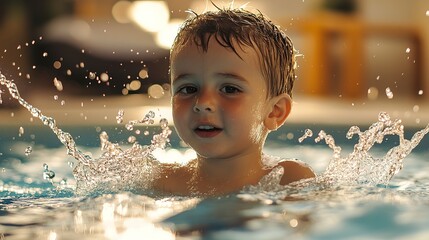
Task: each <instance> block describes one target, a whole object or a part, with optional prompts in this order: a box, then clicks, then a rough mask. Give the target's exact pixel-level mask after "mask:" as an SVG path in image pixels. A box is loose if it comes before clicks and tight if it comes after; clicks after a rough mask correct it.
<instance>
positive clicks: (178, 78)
mask: <svg viewBox="0 0 429 240" xmlns="http://www.w3.org/2000/svg"><path fill="white" fill-rule="evenodd" d="M189 76H191V74H188V73H183V74H179V75H177V77H175V78H174V79H173V82H175V81H177V80H181V79H185V78H187V77H189Z"/></svg>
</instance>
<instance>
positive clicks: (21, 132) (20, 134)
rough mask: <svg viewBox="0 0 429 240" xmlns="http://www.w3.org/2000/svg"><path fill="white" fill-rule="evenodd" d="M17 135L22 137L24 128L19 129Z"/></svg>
mask: <svg viewBox="0 0 429 240" xmlns="http://www.w3.org/2000/svg"><path fill="white" fill-rule="evenodd" d="M18 132H19V134H18V136H20V137H21V136H22V135H24V128H23V127H19V131H18Z"/></svg>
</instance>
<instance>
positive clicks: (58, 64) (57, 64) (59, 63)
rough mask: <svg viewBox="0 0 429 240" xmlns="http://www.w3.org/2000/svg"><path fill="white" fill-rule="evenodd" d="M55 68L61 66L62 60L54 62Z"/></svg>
mask: <svg viewBox="0 0 429 240" xmlns="http://www.w3.org/2000/svg"><path fill="white" fill-rule="evenodd" d="M54 68H55V69H60V68H61V62H60V61H55V62H54Z"/></svg>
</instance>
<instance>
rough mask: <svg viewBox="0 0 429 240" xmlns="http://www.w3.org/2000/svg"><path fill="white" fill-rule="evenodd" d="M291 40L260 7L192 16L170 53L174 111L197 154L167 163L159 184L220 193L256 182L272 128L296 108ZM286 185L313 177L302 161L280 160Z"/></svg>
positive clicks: (189, 191)
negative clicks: (181, 163) (182, 162)
mask: <svg viewBox="0 0 429 240" xmlns="http://www.w3.org/2000/svg"><path fill="white" fill-rule="evenodd" d="M294 63H295V59H294V49H293V46H292V42H291V41H290V39H289V38H288V37H287V36H286V35H285V33H284V32H282V31H281V30H280V29H279V28H278V27H277V26H275V25H273V23H271V22H270V21H269V20H267V19H266V18H264V16H262V14H253V13H251V12H249V11H246V10H242V9H228V10H223V9H219V10H218V11H216V12H206V13H203V14H201V15H196V16H195V17H193V18H191V19H188V20H187V21H186V22H185V23H184V25H183V26H182V28H181V29H180V31H179V33H178V35H177V37H176V39H175V42H174V44H173V47H172V49H171V53H170V71H171V86H172V110H173V119H174V125H175V128H176V130H177V133H178V134H179V136H180V137H181V139H182V140H183V141H184V142H186V143H187V144H188V145H189V146H190V147H192V148H193V149H194V150H195V151H196V153H197V158H196V159H194V160H192V161H190V162H189V164H187V165H186V166H177V165H168V166H166V167H163V169H162V170H161V173H160V176H159V178H158V179H157V180H156V181H155V183H154V187H155V189H158V190H161V191H164V192H169V193H173V194H183V195H193V194H196V195H199V194H200V195H211V196H213V195H222V194H226V193H230V192H234V191H239V190H241V189H242V188H243V187H244V186H248V185H255V184H257V183H258V182H259V181H260V180H261V178H262V177H263V176H265V175H266V174H268V173H269V172H270V171H271V170H272V167H267V166H264V164H263V163H262V155H263V153H262V149H263V145H264V142H265V140H266V137H267V135H268V133H269V132H270V131H274V130H276V129H277V128H279V127H280V126H282V125H283V123H284V122H285V120H286V118H287V116H288V115H289V113H290V110H291V95H292V92H291V91H292V87H293V82H294V79H295V71H294ZM278 164H279V165H281V166H282V167H283V168H284V175H283V177H282V179H281V184H283V185H286V184H289V183H292V182H295V181H298V180H301V179H305V178H312V177H314V176H315V174H314V172H313V171H312V170H311V169H310V168H309V167H308V166H306V165H304V164H302V163H301V162H298V161H294V160H283V161H281V162H279V163H278Z"/></svg>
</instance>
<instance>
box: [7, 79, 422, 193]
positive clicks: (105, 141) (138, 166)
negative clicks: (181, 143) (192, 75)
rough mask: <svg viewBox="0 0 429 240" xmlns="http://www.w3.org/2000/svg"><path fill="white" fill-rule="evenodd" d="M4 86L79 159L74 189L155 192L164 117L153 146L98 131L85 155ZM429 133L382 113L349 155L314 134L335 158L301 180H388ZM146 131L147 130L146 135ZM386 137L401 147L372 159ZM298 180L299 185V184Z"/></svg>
mask: <svg viewBox="0 0 429 240" xmlns="http://www.w3.org/2000/svg"><path fill="white" fill-rule="evenodd" d="M0 84H1V85H4V86H6V87H7V88H8V90H9V93H10V94H11V96H12V97H13V98H14V99H16V100H18V102H19V103H20V104H21V105H22V106H24V107H25V108H26V109H27V110H28V111H30V112H31V113H32V115H33V116H34V117H37V118H39V119H40V120H41V121H42V122H43V124H45V125H47V126H48V127H49V128H50V129H51V130H52V131H53V132H54V133H55V134H56V135H57V137H58V139H59V140H60V141H61V143H63V144H64V145H65V146H66V148H67V154H68V155H70V156H72V157H74V158H75V159H76V160H77V164H73V163H70V166H71V167H73V175H74V177H75V179H76V183H77V184H76V193H78V194H87V193H92V192H97V193H100V192H101V193H102V192H116V191H123V190H138V191H140V190H151V186H152V182H153V180H154V179H155V178H156V177H157V176H158V175H159V169H160V164H161V163H160V162H159V161H157V160H156V159H155V158H154V156H153V155H152V152H153V151H154V150H155V149H158V148H161V149H163V148H165V146H166V145H167V144H169V136H170V134H171V130H170V128H169V127H168V122H167V120H166V119H161V120H160V121H159V125H160V127H161V132H160V133H159V134H156V135H154V136H153V137H152V141H151V144H150V145H147V146H142V145H139V144H138V143H137V142H136V141H133V142H134V143H133V145H132V147H130V148H129V149H125V150H124V149H122V148H121V147H120V146H119V145H118V144H115V143H111V142H110V141H109V137H108V134H107V133H106V132H102V133H101V134H100V144H101V150H102V151H103V153H102V154H101V156H100V157H99V158H97V159H94V158H92V157H91V156H90V155H87V154H84V153H82V152H81V151H80V150H79V149H77V148H76V143H75V142H74V140H73V138H72V136H71V135H70V134H69V133H67V132H63V131H62V130H61V129H60V128H58V127H57V125H56V122H55V120H54V119H52V118H51V117H47V116H44V115H43V114H42V113H41V111H40V110H39V109H37V108H35V107H33V106H31V105H30V104H29V103H27V102H26V101H25V100H24V99H22V98H21V97H20V95H19V92H18V89H17V87H16V85H15V83H14V82H12V81H10V80H7V79H6V78H5V77H4V76H3V75H2V74H1V73H0ZM123 114H124V113H123V111H122V110H120V111H119V113H118V117H117V120H118V122H120V121H122V119H123ZM154 117H155V113H154V112H153V111H150V112H148V113H147V114H146V115H145V116H144V118H143V119H141V120H133V121H129V122H128V123H127V124H126V125H125V126H126V128H127V130H129V131H132V130H133V128H134V125H136V124H139V123H145V124H153V123H154ZM428 132H429V125H428V126H426V128H424V129H422V130H420V131H418V132H416V133H415V134H414V136H413V137H412V139H411V140H407V139H405V138H404V126H403V125H402V124H401V121H400V120H392V119H391V118H390V116H389V115H388V114H387V113H384V112H381V113H380V114H379V116H378V121H377V122H375V123H374V124H372V125H371V126H370V127H369V129H368V130H366V131H363V132H362V131H360V129H359V128H358V127H357V126H352V127H351V128H350V129H349V131H348V133H347V135H346V137H347V138H348V139H351V138H352V137H353V136H354V135H357V136H358V137H359V140H358V143H357V144H356V145H355V146H354V149H353V152H352V153H350V154H349V155H348V156H347V157H342V156H341V147H339V146H336V144H335V140H334V138H333V137H332V136H331V135H329V134H326V133H325V132H324V131H320V132H319V134H318V135H317V137H316V138H315V141H316V142H320V141H322V140H324V141H325V143H326V144H327V145H328V146H329V147H330V148H331V149H332V150H333V156H332V159H331V161H330V163H329V165H328V167H327V168H326V170H325V171H324V172H323V173H322V174H320V175H319V176H318V177H316V178H315V179H312V180H310V181H308V180H304V181H302V182H300V183H303V184H308V183H309V182H312V183H316V184H319V186H320V184H321V185H323V186H339V185H347V184H371V185H377V184H384V185H386V184H388V183H389V181H390V179H391V178H392V177H393V176H394V175H395V174H397V173H398V172H399V171H400V170H401V169H402V166H403V159H404V158H405V157H406V156H407V155H408V154H410V152H411V151H412V150H413V149H414V148H415V147H416V146H417V145H418V144H419V142H420V141H421V140H422V138H423V137H424V136H425V135H426V134H427V133H428ZM145 135H146V134H145ZM387 135H397V136H399V140H400V142H399V145H398V146H396V147H393V148H392V149H390V150H389V151H388V152H387V154H386V155H385V156H384V157H382V158H374V157H373V156H371V155H370V153H369V150H370V149H371V148H372V147H373V145H374V144H375V143H382V142H383V140H384V137H385V136H387ZM312 136H313V132H312V131H311V130H309V129H307V130H305V133H304V135H303V136H302V137H300V138H299V142H302V141H303V140H304V139H306V138H309V137H312ZM263 158H264V162H271V163H272V162H274V161H276V160H278V159H276V158H273V157H269V156H263ZM282 174H283V169H282V168H279V167H277V168H275V169H274V170H273V171H271V173H270V174H268V175H267V176H265V177H264V178H263V179H262V180H261V181H260V183H259V184H258V185H257V186H254V187H252V186H251V187H249V188H247V190H246V189H245V190H246V191H247V192H248V191H250V192H252V191H278V190H280V191H281V190H284V189H285V186H280V185H279V184H278V183H279V181H280V179H281V176H282ZM43 176H44V178H45V179H47V180H50V181H52V178H54V176H55V173H54V172H53V171H51V170H49V169H48V166H47V165H45V166H44V172H43ZM300 183H298V184H300Z"/></svg>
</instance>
